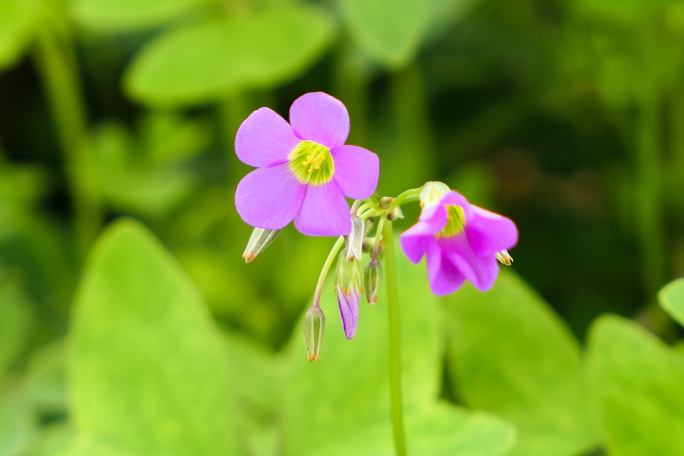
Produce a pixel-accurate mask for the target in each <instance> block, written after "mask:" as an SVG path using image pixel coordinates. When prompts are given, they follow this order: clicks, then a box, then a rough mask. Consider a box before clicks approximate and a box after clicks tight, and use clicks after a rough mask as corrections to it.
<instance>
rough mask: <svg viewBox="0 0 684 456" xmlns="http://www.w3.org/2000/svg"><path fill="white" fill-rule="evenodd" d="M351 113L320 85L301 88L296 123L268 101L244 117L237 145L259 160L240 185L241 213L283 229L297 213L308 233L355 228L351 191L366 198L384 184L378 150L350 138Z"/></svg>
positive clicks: (249, 159)
mask: <svg viewBox="0 0 684 456" xmlns="http://www.w3.org/2000/svg"><path fill="white" fill-rule="evenodd" d="M348 135H349V114H348V113H347V109H346V108H345V106H344V104H342V102H341V101H339V100H338V99H336V98H333V97H331V96H330V95H328V94H325V93H322V92H315V93H307V94H305V95H302V96H301V97H299V98H298V99H297V100H295V102H294V103H292V106H291V107H290V124H288V123H287V122H286V121H285V120H284V119H283V118H282V117H280V116H279V115H278V114H276V113H275V112H274V111H272V110H270V109H268V108H260V109H257V110H256V111H254V112H253V113H252V114H251V115H250V116H249V117H248V118H247V119H246V120H245V121H244V122H242V125H240V129H239V130H238V132H237V136H236V138H235V152H236V153H237V156H238V158H240V160H242V161H243V162H244V163H246V164H248V165H250V166H254V167H257V168H258V169H256V170H254V171H252V172H251V173H249V174H248V175H247V176H245V177H244V178H243V179H242V181H241V182H240V184H239V185H238V188H237V191H236V193H235V206H236V208H237V211H238V213H239V214H240V217H242V219H243V220H244V221H245V222H246V223H248V224H249V225H252V226H254V227H257V228H264V229H268V230H279V229H281V228H283V227H285V226H286V225H287V224H289V223H290V222H291V221H292V220H293V219H294V223H295V227H296V228H297V229H298V230H299V231H300V232H302V233H304V234H307V235H310V236H339V235H346V234H349V231H350V230H351V218H350V216H349V206H348V204H347V201H346V200H345V196H346V197H348V198H354V199H365V198H368V197H369V196H371V195H372V194H373V192H374V191H375V188H376V186H377V184H378V174H379V171H380V164H379V160H378V157H377V155H375V154H374V153H372V152H370V151H368V150H366V149H363V148H361V147H357V146H345V145H344V143H345V141H346V140H347V136H348Z"/></svg>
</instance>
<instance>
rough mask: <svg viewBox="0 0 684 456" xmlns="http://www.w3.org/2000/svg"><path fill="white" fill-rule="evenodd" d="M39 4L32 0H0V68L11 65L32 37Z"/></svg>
mask: <svg viewBox="0 0 684 456" xmlns="http://www.w3.org/2000/svg"><path fill="white" fill-rule="evenodd" d="M39 10H40V5H39V4H38V3H37V2H35V1H34V0H0V70H2V69H3V68H6V67H9V66H12V65H13V64H14V63H16V61H17V60H18V59H19V58H20V57H21V56H22V54H23V53H24V51H25V49H26V47H27V46H28V44H29V43H30V41H31V39H32V38H33V33H34V31H35V25H36V17H37V13H38V12H39Z"/></svg>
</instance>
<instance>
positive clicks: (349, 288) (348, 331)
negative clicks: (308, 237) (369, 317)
mask: <svg viewBox="0 0 684 456" xmlns="http://www.w3.org/2000/svg"><path fill="white" fill-rule="evenodd" d="M335 291H336V292H337V304H338V306H339V307H340V315H341V317H342V327H343V328H344V335H345V336H346V337H347V339H351V338H353V337H354V334H355V333H356V324H357V322H358V320H359V300H360V299H361V293H363V271H362V269H361V262H360V261H356V260H355V259H352V260H351V261H349V260H347V252H346V249H343V250H342V251H341V252H340V256H339V257H338V259H337V270H336V274H335Z"/></svg>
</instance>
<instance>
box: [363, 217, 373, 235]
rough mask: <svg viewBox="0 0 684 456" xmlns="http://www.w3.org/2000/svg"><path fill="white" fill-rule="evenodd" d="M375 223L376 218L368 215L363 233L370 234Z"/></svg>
mask: <svg viewBox="0 0 684 456" xmlns="http://www.w3.org/2000/svg"><path fill="white" fill-rule="evenodd" d="M373 225H375V220H373V217H368V218H367V219H366V224H365V228H366V229H365V231H364V233H363V235H364V236H368V233H370V232H371V230H372V229H373Z"/></svg>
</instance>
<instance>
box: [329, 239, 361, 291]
mask: <svg viewBox="0 0 684 456" xmlns="http://www.w3.org/2000/svg"><path fill="white" fill-rule="evenodd" d="M352 258H354V257H352ZM362 287H363V271H362V270H361V262H360V261H357V260H355V259H352V260H351V261H349V260H348V255H347V249H343V250H342V251H341V252H340V256H339V257H338V259H337V271H336V274H335V288H336V289H337V288H339V289H341V290H342V291H343V292H344V294H349V292H351V291H352V290H355V291H356V292H360V293H363V288H362Z"/></svg>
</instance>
